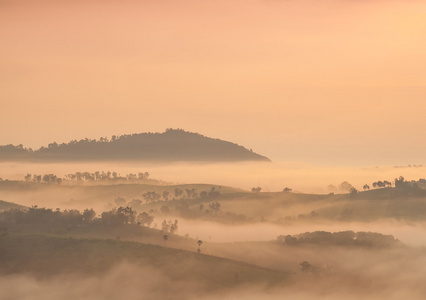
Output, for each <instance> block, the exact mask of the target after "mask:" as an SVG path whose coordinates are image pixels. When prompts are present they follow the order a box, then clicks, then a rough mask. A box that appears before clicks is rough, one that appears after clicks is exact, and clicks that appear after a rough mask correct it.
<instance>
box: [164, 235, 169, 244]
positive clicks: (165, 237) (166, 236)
mask: <svg viewBox="0 0 426 300" xmlns="http://www.w3.org/2000/svg"><path fill="white" fill-rule="evenodd" d="M168 239H169V236H168V235H167V234H165V235H163V240H164V246H166V241H167V240H168Z"/></svg>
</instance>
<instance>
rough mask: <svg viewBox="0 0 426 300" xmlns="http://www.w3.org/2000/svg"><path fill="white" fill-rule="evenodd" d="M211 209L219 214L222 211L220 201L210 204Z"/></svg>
mask: <svg viewBox="0 0 426 300" xmlns="http://www.w3.org/2000/svg"><path fill="white" fill-rule="evenodd" d="M209 208H210V209H211V210H212V211H213V212H214V214H217V213H218V212H219V211H220V203H219V202H218V201H213V202H210V203H209Z"/></svg>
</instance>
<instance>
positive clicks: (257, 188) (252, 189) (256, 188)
mask: <svg viewBox="0 0 426 300" xmlns="http://www.w3.org/2000/svg"><path fill="white" fill-rule="evenodd" d="M261 190H262V188H261V187H260V186H258V187H253V188H251V191H252V192H253V193H260V191H261Z"/></svg>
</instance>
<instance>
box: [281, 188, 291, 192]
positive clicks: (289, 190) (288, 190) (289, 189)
mask: <svg viewBox="0 0 426 300" xmlns="http://www.w3.org/2000/svg"><path fill="white" fill-rule="evenodd" d="M291 191H292V189H291V188H288V187H286V188H285V189H283V192H284V193H290V192H291Z"/></svg>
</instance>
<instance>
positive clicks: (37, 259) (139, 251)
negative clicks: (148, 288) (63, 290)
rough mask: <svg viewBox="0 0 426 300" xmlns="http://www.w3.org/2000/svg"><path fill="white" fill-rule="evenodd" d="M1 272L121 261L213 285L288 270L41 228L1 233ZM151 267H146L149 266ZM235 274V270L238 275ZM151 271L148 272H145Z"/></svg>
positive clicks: (275, 278)
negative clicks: (53, 232)
mask: <svg viewBox="0 0 426 300" xmlns="http://www.w3.org/2000/svg"><path fill="white" fill-rule="evenodd" d="M0 249H1V252H0V266H1V268H0V270H1V271H0V273H1V274H3V275H6V274H22V273H29V274H32V275H34V276H36V277H46V276H47V277H50V276H57V275H59V274H67V275H68V276H69V275H71V274H76V275H77V274H85V275H86V276H87V275H90V274H92V275H95V274H102V273H104V272H106V271H108V270H110V269H111V268H113V267H115V266H117V265H118V264H120V263H123V262H127V263H130V264H131V265H132V266H133V267H135V268H140V269H141V270H145V271H146V270H152V271H155V272H161V273H162V274H163V276H164V277H166V278H168V279H171V280H177V281H182V280H185V281H187V282H193V283H195V284H197V285H202V286H204V290H206V289H207V290H216V289H221V288H229V287H234V286H238V285H245V284H250V283H258V284H259V283H264V284H274V283H278V282H281V283H282V282H285V281H286V279H287V276H286V275H284V274H282V273H279V272H274V271H271V270H268V269H264V268H260V267H256V266H253V265H250V264H245V263H241V262H237V261H234V260H229V259H224V258H219V257H215V256H209V255H203V254H198V253H194V252H189V251H184V250H178V249H172V248H166V247H162V246H158V245H149V244H140V243H135V242H125V241H116V240H101V239H75V238H62V237H56V236H47V235H40V234H30V235H28V234H25V235H22V234H20V235H19V234H9V235H4V236H1V237H0ZM148 273H149V271H148ZM236 274H237V275H236ZM147 275H149V274H147Z"/></svg>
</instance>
